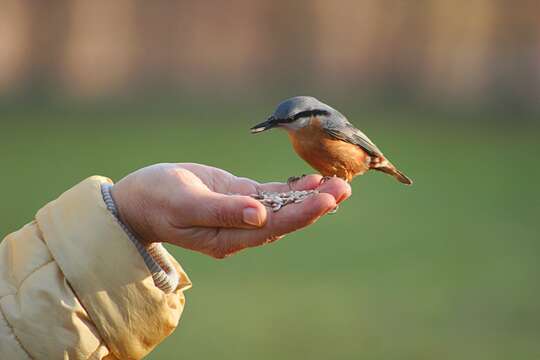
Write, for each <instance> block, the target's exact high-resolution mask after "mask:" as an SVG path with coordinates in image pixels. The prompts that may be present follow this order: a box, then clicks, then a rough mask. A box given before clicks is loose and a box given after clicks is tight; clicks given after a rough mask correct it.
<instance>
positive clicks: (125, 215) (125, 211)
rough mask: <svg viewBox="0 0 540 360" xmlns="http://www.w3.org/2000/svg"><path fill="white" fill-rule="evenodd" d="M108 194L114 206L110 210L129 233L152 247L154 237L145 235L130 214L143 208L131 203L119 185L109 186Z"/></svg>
mask: <svg viewBox="0 0 540 360" xmlns="http://www.w3.org/2000/svg"><path fill="white" fill-rule="evenodd" d="M108 194H109V196H110V203H111V205H112V206H113V207H114V210H111V209H109V210H111V212H112V213H113V214H114V216H115V217H116V218H117V220H118V221H119V222H120V224H121V225H122V227H123V228H124V230H125V231H126V232H127V233H128V234H129V235H131V236H133V237H134V238H136V239H137V241H138V242H139V243H140V244H141V245H142V246H144V247H145V248H148V247H150V246H151V245H152V243H153V241H152V240H151V239H152V237H148V236H143V232H142V231H141V229H140V228H139V226H137V224H136V223H134V221H132V220H131V219H132V218H133V216H130V214H131V213H132V212H133V211H141V210H142V209H140V208H139V207H137V206H135V205H134V204H129V199H125V198H124V197H123V196H122V194H121V193H120V194H118V191H117V185H110V186H109V188H108ZM106 202H107V201H106ZM107 206H109V204H107Z"/></svg>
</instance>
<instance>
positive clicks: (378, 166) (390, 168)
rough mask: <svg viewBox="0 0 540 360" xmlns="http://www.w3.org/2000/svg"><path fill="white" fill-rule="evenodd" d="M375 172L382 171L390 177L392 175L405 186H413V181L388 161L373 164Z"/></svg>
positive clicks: (383, 160)
mask: <svg viewBox="0 0 540 360" xmlns="http://www.w3.org/2000/svg"><path fill="white" fill-rule="evenodd" d="M371 168H372V169H373V170H377V171H382V172H383V173H386V174H388V175H392V176H393V177H394V178H395V179H396V180H397V181H399V182H400V183H402V184H405V185H412V183H413V181H412V180H411V178H409V177H408V176H407V175H405V174H404V173H402V172H401V171H399V170H398V169H396V167H395V166H394V165H393V164H392V163H390V161H388V160H386V159H384V158H383V159H380V160H379V161H374V162H372V165H371Z"/></svg>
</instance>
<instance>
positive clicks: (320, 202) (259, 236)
mask: <svg viewBox="0 0 540 360" xmlns="http://www.w3.org/2000/svg"><path fill="white" fill-rule="evenodd" d="M335 207H336V200H335V198H334V196H333V195H331V194H329V193H318V194H313V195H311V196H309V197H308V198H307V199H306V200H304V201H303V202H302V203H299V204H291V205H287V206H285V207H283V208H281V209H280V210H279V211H277V212H269V215H268V220H267V223H266V225H265V226H264V227H262V228H260V229H251V230H244V229H236V230H235V229H222V230H221V231H220V233H219V235H218V236H219V238H218V239H217V242H218V243H219V244H221V249H222V251H223V253H225V254H231V253H234V252H237V251H239V250H242V249H245V248H247V247H254V246H260V245H263V244H265V243H267V242H269V241H273V240H277V239H278V238H279V237H281V236H283V235H285V234H288V233H291V232H293V231H296V230H299V229H301V228H304V227H306V226H308V225H310V224H312V223H314V222H315V221H316V220H317V219H319V218H320V217H321V216H322V215H324V214H326V213H328V212H329V211H331V210H333V209H334V208H335Z"/></svg>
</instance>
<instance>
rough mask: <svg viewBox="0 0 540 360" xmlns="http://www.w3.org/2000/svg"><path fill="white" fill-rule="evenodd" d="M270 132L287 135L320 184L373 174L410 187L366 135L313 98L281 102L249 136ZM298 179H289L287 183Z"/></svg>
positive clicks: (295, 98) (402, 174) (305, 97)
mask: <svg viewBox="0 0 540 360" xmlns="http://www.w3.org/2000/svg"><path fill="white" fill-rule="evenodd" d="M273 128H281V129H285V130H286V131H287V133H288V135H289V139H290V141H291V143H292V146H293V148H294V150H295V152H296V153H297V154H298V155H299V156H300V157H301V158H302V159H303V160H304V161H306V162H307V163H308V164H309V165H311V167H313V168H314V169H315V170H316V171H318V172H319V173H320V174H321V175H322V176H323V178H322V179H321V181H325V180H328V179H329V178H331V177H339V178H341V179H343V180H345V181H347V182H349V183H350V182H351V181H352V179H353V178H354V177H356V176H358V175H362V174H364V173H366V172H367V171H368V170H376V171H381V172H383V173H386V174H389V175H391V176H393V177H394V178H395V179H396V180H397V181H399V182H400V183H403V184H406V185H411V184H412V183H413V181H412V180H411V179H410V178H409V177H408V176H406V175H405V174H404V173H403V172H401V171H400V170H398V169H397V168H396V167H395V166H394V165H393V164H392V163H391V162H390V161H389V160H388V159H387V158H386V157H385V156H384V155H383V153H382V152H381V150H379V148H378V147H377V146H376V145H375V144H374V143H373V141H371V140H370V139H369V138H368V137H367V136H366V134H364V133H363V132H362V131H360V130H359V129H357V128H356V127H355V126H354V125H353V124H351V123H350V122H349V121H348V120H347V118H346V117H345V116H344V115H342V114H341V113H340V112H339V111H337V110H336V109H334V108H332V107H331V106H329V105H327V104H325V103H323V102H321V101H319V100H317V99H316V98H314V97H311V96H295V97H292V98H289V99H286V100H284V101H282V102H281V103H279V105H278V106H277V108H276V109H275V111H274V112H273V114H272V115H270V116H269V117H268V118H267V120H266V121H263V122H261V123H260V124H257V125H255V126H253V127H252V128H251V133H253V134H258V133H260V132H263V131H266V130H269V129H273ZM299 178H300V177H297V176H294V177H291V178H289V182H294V181H296V180H298V179H299ZM289 185H290V184H289Z"/></svg>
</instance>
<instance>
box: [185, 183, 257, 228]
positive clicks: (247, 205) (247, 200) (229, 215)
mask: <svg viewBox="0 0 540 360" xmlns="http://www.w3.org/2000/svg"><path fill="white" fill-rule="evenodd" d="M188 217H189V218H190V219H189V220H190V221H189V222H190V224H191V225H193V226H203V227H224V228H248V229H249V228H258V227H262V226H263V225H264V224H265V223H266V218H267V214H266V208H265V207H264V205H262V204H261V203H260V202H258V201H257V200H255V199H253V198H251V197H249V196H242V195H224V194H219V193H215V192H208V193H206V194H205V195H204V196H199V197H197V202H196V203H195V206H193V208H192V209H191V211H190V212H189V215H188Z"/></svg>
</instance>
